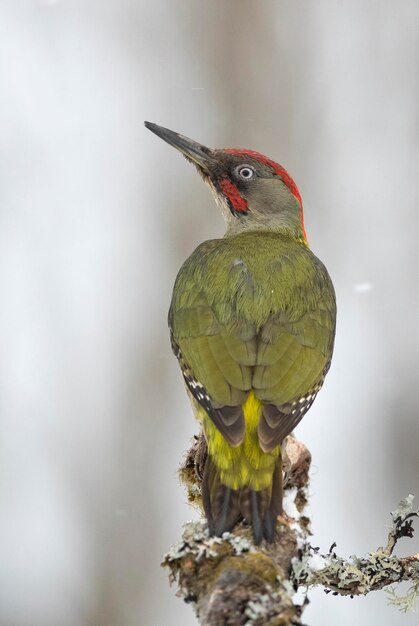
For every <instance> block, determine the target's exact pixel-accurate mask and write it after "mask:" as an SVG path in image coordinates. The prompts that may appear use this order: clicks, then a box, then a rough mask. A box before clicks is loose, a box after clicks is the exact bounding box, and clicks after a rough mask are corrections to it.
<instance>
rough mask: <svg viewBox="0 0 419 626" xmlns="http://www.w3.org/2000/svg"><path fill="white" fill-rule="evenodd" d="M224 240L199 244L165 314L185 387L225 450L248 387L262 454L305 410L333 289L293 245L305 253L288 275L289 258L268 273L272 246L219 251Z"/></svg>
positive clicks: (322, 368) (317, 379)
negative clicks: (258, 408)
mask: <svg viewBox="0 0 419 626" xmlns="http://www.w3.org/2000/svg"><path fill="white" fill-rule="evenodd" d="M224 241H225V240H220V243H219V249H217V247H216V246H214V242H207V245H208V244H212V246H211V247H210V254H208V253H207V250H206V249H205V252H206V254H202V252H201V253H200V248H198V249H197V251H196V252H195V253H194V254H193V255H192V257H190V259H188V261H187V262H186V263H185V265H184V266H183V268H182V270H181V271H180V273H179V275H178V278H177V281H176V284H175V289H174V295H173V299H172V305H171V309H170V312H169V325H170V328H171V333H172V343H173V349H174V352H175V354H176V356H177V357H178V359H179V362H180V365H181V368H182V372H183V375H184V378H185V382H186V384H187V386H188V389H189V391H190V392H191V393H192V395H193V396H194V397H195V399H196V400H197V401H198V402H199V403H200V404H201V406H203V407H204V408H205V409H206V411H207V412H208V414H209V416H210V418H211V419H212V420H213V421H214V423H215V425H216V426H217V428H218V429H219V430H220V432H221V433H222V434H223V435H224V437H225V438H226V439H227V441H229V443H230V444H231V445H238V444H239V443H241V441H242V440H243V437H244V430H245V424H244V419H243V413H242V408H241V407H242V404H243V402H244V401H245V399H246V397H247V395H248V393H249V391H250V390H253V391H254V393H255V395H256V396H257V397H258V398H259V399H260V400H261V401H262V402H263V415H262V418H261V421H260V424H259V430H258V434H259V440H260V444H261V446H262V448H263V449H264V450H266V451H268V450H270V449H272V448H273V447H275V446H276V445H278V443H280V442H281V441H282V440H283V439H284V437H285V436H286V435H287V434H289V432H291V430H292V429H293V428H294V427H295V426H296V424H297V423H298V421H299V420H300V419H301V418H302V417H303V415H304V413H305V412H306V411H307V410H308V408H309V407H310V406H311V404H312V402H313V401H314V398H315V395H316V393H317V391H318V390H319V389H320V387H321V384H322V382H323V379H324V376H325V374H326V372H327V369H328V367H329V364H330V359H331V355H332V350H333V338H334V329H335V300H334V292H333V287H332V285H331V282H330V278H329V277H328V274H327V272H326V270H325V269H324V266H323V265H322V264H321V263H320V262H319V261H318V260H317V259H316V257H314V255H312V254H311V253H309V256H307V254H308V253H307V251H305V250H304V251H301V249H300V248H297V249H296V250H297V252H298V253H299V254H303V255H305V256H304V263H303V267H302V270H301V271H300V272H297V274H296V273H295V271H294V269H293V274H292V275H291V276H287V275H286V272H287V271H288V270H289V267H291V268H294V266H295V259H294V257H292V262H290V259H289V256H288V257H287V263H286V264H285V265H284V264H283V263H282V265H281V267H282V269H281V267H280V269H279V271H278V272H277V273H275V272H272V271H270V270H271V269H272V260H274V261H277V257H275V256H274V257H272V250H271V248H269V250H268V252H267V253H266V257H267V258H266V259H264V258H263V250H261V249H260V247H259V248H258V253H257V254H258V256H257V257H256V256H255V255H252V254H251V253H249V252H248V251H243V250H242V249H240V250H234V249H233V250H232V251H231V246H230V247H229V248H228V251H229V254H227V255H226V253H225V249H226V247H225V244H224ZM230 243H231V242H230ZM246 253H247V256H246ZM243 256H244V257H245V261H243V260H242V257H243ZM299 258H300V257H299V256H298V255H297V259H299ZM313 259H314V260H315V262H314V261H313ZM298 262H299V261H298ZM316 262H317V264H316ZM253 263H255V264H256V263H257V265H255V267H253V266H252V264H253ZM290 263H291V265H290ZM264 264H265V265H266V267H264ZM261 266H262V267H261ZM284 268H285V269H284ZM286 268H288V270H287V269H286ZM258 274H259V275H258ZM284 277H285V279H284ZM313 280H314V282H313ZM302 281H303V284H302ZM305 281H307V284H305ZM304 288H306V290H308V295H307V297H306V294H305V291H304ZM272 294H274V297H273V296H272Z"/></svg>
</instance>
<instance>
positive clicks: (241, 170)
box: [236, 165, 255, 180]
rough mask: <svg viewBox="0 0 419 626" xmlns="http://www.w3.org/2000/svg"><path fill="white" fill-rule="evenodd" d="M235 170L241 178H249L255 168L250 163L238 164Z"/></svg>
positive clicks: (251, 176) (253, 173)
mask: <svg viewBox="0 0 419 626" xmlns="http://www.w3.org/2000/svg"><path fill="white" fill-rule="evenodd" d="M236 171H237V175H238V176H240V178H242V179H243V180H250V179H251V178H253V176H254V175H255V170H254V169H253V167H251V166H250V165H240V166H239V167H238V168H237V170H236Z"/></svg>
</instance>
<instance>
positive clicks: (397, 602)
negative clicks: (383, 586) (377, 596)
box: [386, 571, 419, 613]
mask: <svg viewBox="0 0 419 626" xmlns="http://www.w3.org/2000/svg"><path fill="white" fill-rule="evenodd" d="M418 576H419V571H418ZM386 595H387V600H388V604H391V605H392V606H395V607H396V608H397V609H399V611H401V612H402V613H409V612H414V611H416V608H417V603H418V600H419V580H417V581H416V582H415V583H414V584H413V585H411V586H410V587H409V588H408V590H407V593H406V594H405V595H398V594H397V593H396V587H390V588H389V589H387V590H386Z"/></svg>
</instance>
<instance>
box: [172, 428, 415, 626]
mask: <svg viewBox="0 0 419 626" xmlns="http://www.w3.org/2000/svg"><path fill="white" fill-rule="evenodd" d="M205 458H206V444H205V440H204V438H203V436H202V434H201V435H200V436H199V437H197V438H196V439H195V441H194V444H193V446H192V448H191V449H190V450H189V452H188V454H187V456H186V460H185V462H184V464H183V466H182V467H181V469H180V476H181V480H182V482H183V483H184V484H185V485H186V487H187V492H188V499H189V501H190V503H191V504H193V505H196V506H199V507H200V508H201V509H202V504H201V495H200V482H201V478H202V471H203V466H204V464H205ZM310 461H311V457H310V452H309V451H308V449H307V448H306V447H305V446H304V445H303V444H302V443H301V442H299V441H298V440H296V439H295V438H294V437H292V436H291V437H288V438H287V440H286V443H285V446H284V471H285V477H284V486H285V495H284V509H285V511H286V513H285V514H284V516H283V517H280V518H279V519H278V527H277V531H278V540H277V541H276V543H275V544H273V545H269V544H265V543H264V544H263V545H261V546H255V545H254V544H253V541H252V534H251V529H250V528H249V527H248V526H247V525H246V524H244V523H243V522H242V523H241V524H239V525H238V526H237V527H236V528H235V529H234V531H233V532H231V533H224V535H223V537H222V538H219V537H209V535H208V530H207V525H206V522H205V521H203V520H201V521H198V522H188V523H187V524H186V525H185V527H184V532H183V536H182V540H181V541H180V542H179V543H178V544H177V545H175V546H173V547H172V548H171V550H170V551H169V552H168V553H167V554H166V555H165V557H164V560H163V566H165V567H168V568H169V570H170V580H171V582H175V581H176V582H177V584H178V588H179V590H178V595H180V596H181V597H183V598H184V600H185V601H186V602H190V603H192V604H193V605H194V608H195V610H196V613H197V616H198V618H199V623H200V624H201V626H221V625H223V626H244V625H246V626H298V625H302V621H301V619H302V613H303V610H304V607H305V605H306V604H307V603H308V601H307V600H305V601H304V602H303V604H301V605H300V604H298V603H296V602H295V601H294V594H295V591H296V590H297V589H298V588H299V587H303V588H305V589H307V588H308V587H312V586H319V585H321V586H323V587H324V588H325V591H326V593H330V592H332V593H333V594H335V595H350V596H355V595H360V594H367V593H369V592H371V591H374V590H378V589H382V588H383V587H386V586H388V585H390V584H394V583H399V582H401V581H406V580H409V581H412V587H411V588H410V589H409V591H408V594H407V595H406V596H404V597H398V596H397V595H396V593H395V591H394V589H391V590H390V592H389V600H390V602H391V603H393V604H395V605H396V606H398V608H400V609H401V610H408V609H410V608H414V606H415V602H416V598H417V597H418V596H419V554H417V555H414V556H410V557H404V558H398V557H395V556H392V554H393V551H394V548H395V546H396V543H397V541H398V540H399V539H400V538H401V537H412V536H413V525H412V522H413V518H415V517H418V516H419V512H418V511H416V512H413V511H412V506H413V496H408V498H406V499H405V500H403V501H402V502H401V503H400V505H399V508H398V509H397V510H396V511H394V512H393V513H392V517H393V524H392V527H391V529H390V532H389V535H388V540H387V544H386V546H385V547H384V548H378V549H377V550H376V551H374V552H371V553H370V554H369V555H368V556H366V557H363V558H358V557H351V558H350V559H343V558H341V557H339V556H337V554H336V553H335V552H334V550H333V549H334V547H335V546H334V545H333V546H332V547H331V549H330V550H329V553H328V554H326V555H320V554H319V550H318V549H314V548H312V547H311V545H310V543H309V541H308V537H309V535H310V534H311V533H310V520H309V519H308V518H307V517H306V516H305V515H304V507H305V505H306V503H307V485H308V474H309V468H310Z"/></svg>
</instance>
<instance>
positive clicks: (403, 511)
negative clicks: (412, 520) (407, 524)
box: [391, 493, 415, 523]
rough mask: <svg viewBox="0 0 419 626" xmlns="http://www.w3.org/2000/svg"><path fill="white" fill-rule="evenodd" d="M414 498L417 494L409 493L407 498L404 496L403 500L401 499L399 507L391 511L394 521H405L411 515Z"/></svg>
mask: <svg viewBox="0 0 419 626" xmlns="http://www.w3.org/2000/svg"><path fill="white" fill-rule="evenodd" d="M414 498H415V496H414V495H413V494H411V493H409V495H408V496H407V497H406V498H403V500H400V502H399V506H398V507H397V509H395V510H394V511H392V512H391V516H392V518H393V522H394V523H397V522H404V520H405V519H406V517H407V516H408V515H410V513H412V511H413V500H414Z"/></svg>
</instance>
